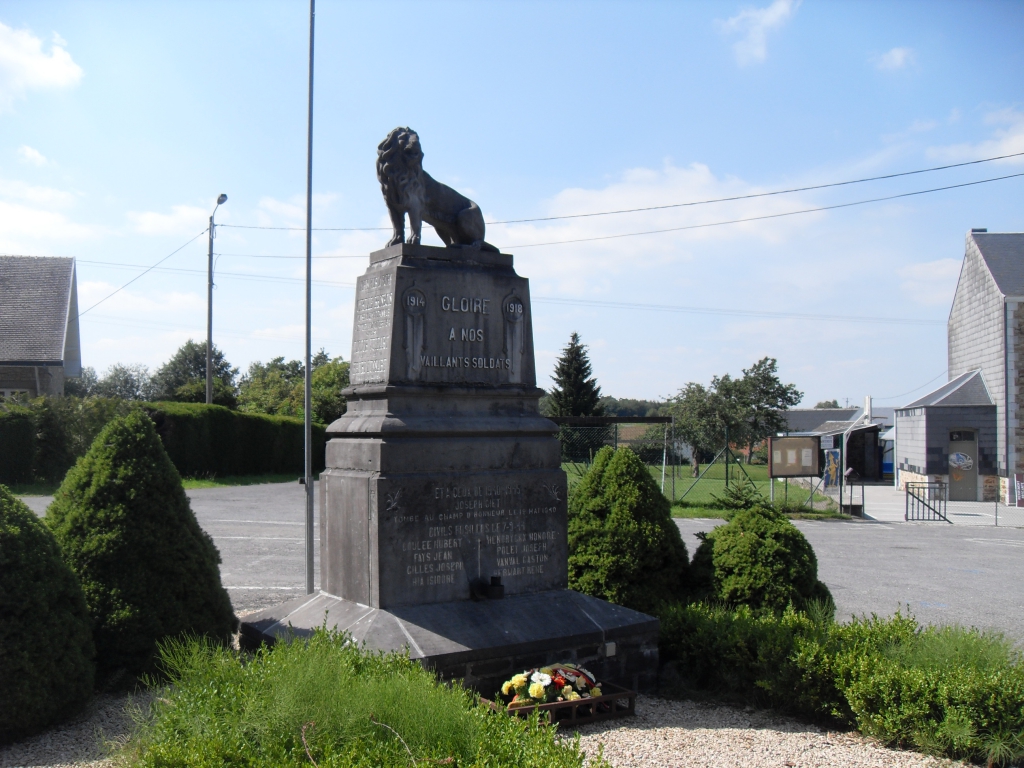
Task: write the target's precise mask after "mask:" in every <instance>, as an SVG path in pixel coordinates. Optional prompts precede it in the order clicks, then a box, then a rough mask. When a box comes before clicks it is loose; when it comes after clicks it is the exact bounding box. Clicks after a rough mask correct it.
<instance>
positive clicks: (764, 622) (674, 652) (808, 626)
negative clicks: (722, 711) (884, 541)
mask: <svg viewBox="0 0 1024 768" xmlns="http://www.w3.org/2000/svg"><path fill="white" fill-rule="evenodd" d="M659 618H660V619H661V638H660V643H659V645H660V650H661V657H662V659H663V660H664V661H666V662H670V663H672V664H673V666H674V667H675V668H676V671H677V672H678V675H679V684H678V685H677V688H679V689H680V690H677V691H676V693H690V694H692V693H693V692H695V691H705V692H709V693H712V694H714V695H717V696H724V697H726V698H727V699H732V700H736V699H740V700H745V701H747V702H751V703H755V704H758V705H762V706H772V707H776V708H778V709H781V710H784V711H787V712H791V713H794V714H798V715H803V716H805V717H810V718H812V719H814V720H818V721H823V722H827V723H829V724H830V725H834V724H839V725H842V726H846V727H849V726H854V727H856V728H857V729H858V730H859V731H860V732H861V733H863V734H865V735H867V736H871V737H873V738H876V739H878V740H879V741H881V742H883V743H885V744H889V745H894V746H898V747H901V748H913V749H917V750H920V751H922V752H925V753H928V754H933V755H943V756H945V757H952V758H961V759H967V760H973V761H981V762H983V763H984V764H987V765H990V766H996V765H999V766H1002V765H1007V764H1019V763H1018V762H1017V761H1019V760H1020V759H1021V758H1024V740H1022V738H1021V736H1022V734H1024V661H1022V658H1021V654H1020V651H1019V650H1018V649H1017V648H1015V647H1014V645H1013V643H1012V642H1011V641H1009V640H1007V639H1006V638H1005V637H1003V636H1001V635H999V634H994V633H984V632H980V631H979V630H977V629H974V628H965V627H958V626H953V627H933V626H929V627H920V626H918V624H917V622H916V621H915V620H914V619H913V618H912V617H909V616H905V615H901V614H899V613H897V614H896V615H894V616H891V617H888V618H879V617H877V616H871V617H870V618H859V619H857V618H855V619H853V620H851V621H850V622H848V623H842V624H840V623H835V622H833V621H832V620H831V618H830V617H829V615H828V613H827V612H823V611H817V612H815V611H811V612H799V611H795V610H794V609H793V608H792V607H790V608H788V609H787V610H786V611H784V612H783V613H781V614H776V613H761V614H755V613H754V612H752V611H751V610H750V608H749V607H747V606H740V607H738V608H735V609H732V608H727V607H724V606H709V605H707V604H703V603H695V604H691V605H682V604H679V605H675V606H672V607H670V608H666V609H665V610H663V611H662V612H661V614H660V617H659Z"/></svg>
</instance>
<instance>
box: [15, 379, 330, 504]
mask: <svg viewBox="0 0 1024 768" xmlns="http://www.w3.org/2000/svg"><path fill="white" fill-rule="evenodd" d="M136 405H137V404H133V403H130V402H127V401H124V400H116V399H110V398H96V397H89V398H77V397H62V398H50V397H46V398H39V399H36V400H33V401H31V402H30V403H29V404H28V405H27V406H20V405H13V404H9V403H0V483H7V484H17V483H29V482H32V481H34V480H38V481H43V482H50V483H58V482H60V480H61V479H62V478H63V477H64V475H65V474H66V473H67V471H68V470H69V469H70V468H71V466H72V465H74V463H75V461H76V460H77V459H78V458H79V457H81V456H83V455H84V454H85V452H86V450H88V448H89V446H90V445H91V444H92V441H93V440H94V439H95V437H96V435H98V434H99V432H100V430H101V429H103V427H104V426H106V425H107V424H108V423H109V422H110V420H111V419H113V418H115V417H117V416H123V415H125V414H127V413H128V412H129V411H130V410H131V409H132V407H135V406H136ZM141 407H142V408H144V409H145V410H146V411H147V412H148V413H149V414H150V416H151V417H152V418H153V421H154V422H155V423H156V424H157V430H158V432H159V433H160V437H161V439H162V440H163V442H164V446H165V448H166V449H167V451H168V453H169V454H170V456H171V461H173V462H174V465H175V467H176V468H177V469H178V472H179V473H180V474H181V475H183V476H185V477H194V476H225V475H242V474H245V475H251V474H264V473H286V472H295V473H297V474H301V473H302V470H303V464H304V461H303V455H304V454H303V443H304V438H303V422H302V419H297V418H294V417H287V416H267V415H263V414H254V413H240V412H238V411H232V410H229V409H227V408H224V407H223V406H219V405H205V404H201V403H143V404H141ZM313 441H314V443H313V464H314V467H313V468H314V471H320V470H321V469H323V462H324V445H325V443H326V435H325V430H324V427H322V426H318V425H316V424H314V425H313Z"/></svg>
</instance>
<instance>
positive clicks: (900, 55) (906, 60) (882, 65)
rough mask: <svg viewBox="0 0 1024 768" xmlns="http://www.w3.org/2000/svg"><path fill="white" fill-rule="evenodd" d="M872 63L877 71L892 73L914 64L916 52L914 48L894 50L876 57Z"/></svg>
mask: <svg viewBox="0 0 1024 768" xmlns="http://www.w3.org/2000/svg"><path fill="white" fill-rule="evenodd" d="M872 61H873V62H874V64H875V68H876V69H880V70H882V71H883V72H892V71H894V70H897V69H903V68H904V67H906V66H908V65H910V64H913V63H914V50H913V49H912V48H893V49H891V50H888V51H886V52H885V53H883V54H881V55H880V56H875V57H874V58H873V59H872Z"/></svg>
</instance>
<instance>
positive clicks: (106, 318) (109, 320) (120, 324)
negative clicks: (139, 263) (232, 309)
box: [88, 314, 337, 343]
mask: <svg viewBox="0 0 1024 768" xmlns="http://www.w3.org/2000/svg"><path fill="white" fill-rule="evenodd" d="M88 320H89V322H90V323H95V324H98V325H109V326H113V327H116V328H124V327H135V326H142V327H145V328H157V329H160V330H166V331H180V330H182V327H181V326H180V325H174V324H172V323H155V322H152V321H148V320H136V319H135V318H132V319H131V320H126V319H124V318H119V317H117V316H116V315H102V314H95V315H92V316H91V317H89V318H88ZM218 334H219V335H221V336H232V337H235V338H240V339H254V338H256V339H270V340H271V341H290V342H296V343H298V342H301V341H303V339H301V338H296V337H293V336H274V335H267V334H262V333H261V334H260V335H259V336H253V332H252V331H240V330H237V329H229V330H224V331H218ZM316 338H317V341H318V342H320V343H331V342H332V341H337V339H336V338H331V339H328V337H326V336H317V337H316Z"/></svg>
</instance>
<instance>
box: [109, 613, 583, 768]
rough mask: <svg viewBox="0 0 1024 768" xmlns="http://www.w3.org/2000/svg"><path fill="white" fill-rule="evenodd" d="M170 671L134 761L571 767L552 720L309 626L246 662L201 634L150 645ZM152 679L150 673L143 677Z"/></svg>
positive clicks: (135, 743)
mask: <svg viewBox="0 0 1024 768" xmlns="http://www.w3.org/2000/svg"><path fill="white" fill-rule="evenodd" d="M161 666H162V670H163V672H164V673H165V675H166V676H167V679H168V680H169V685H166V683H165V684H164V685H165V690H164V692H163V694H162V695H161V696H158V697H157V698H156V699H155V701H154V703H153V705H152V707H151V709H150V710H149V711H148V712H146V713H142V712H140V713H138V723H137V728H136V731H135V733H134V735H133V737H132V738H131V740H130V741H129V742H128V744H127V746H126V747H125V749H124V751H123V752H122V753H121V755H120V757H121V759H122V761H123V763H124V764H127V765H133V766H152V767H153V768H157V767H163V766H168V767H169V766H182V765H188V766H199V767H201V768H205V767H206V766H210V767H211V768H212V767H213V766H225V765H231V766H246V767H252V768H257V767H259V768H262V767H263V766H266V767H267V768H269V767H270V766H275V767H276V766H292V765H295V766H298V765H302V766H312V765H314V764H316V765H318V766H320V768H327V767H328V766H332V767H333V766H360V767H361V766H403V768H405V767H408V766H410V765H438V764H442V765H452V766H480V767H481V768H482V767H483V766H488V768H491V767H493V768H501V767H503V766H510V767H511V766H517V767H519V766H524V767H527V768H531V767H533V766H536V767H537V768H540V767H541V766H554V767H555V768H560V767H562V766H565V767H566V768H569V767H570V766H571V767H573V768H582V766H583V765H584V762H585V758H584V756H583V754H582V753H581V752H580V750H579V747H578V744H577V743H575V742H572V741H570V742H565V741H564V740H563V741H560V740H557V739H556V738H555V733H554V729H552V728H545V727H542V726H539V725H538V724H537V722H536V719H535V720H534V721H533V722H524V721H521V720H520V719H519V718H512V717H508V716H505V715H503V714H501V715H499V714H495V713H492V712H490V711H489V710H487V709H485V708H483V707H480V706H477V705H476V702H475V699H474V696H473V694H472V693H470V692H468V691H466V690H464V689H463V688H461V687H458V686H448V685H444V684H441V683H439V682H438V681H437V680H436V679H435V678H434V676H433V675H432V674H431V673H429V672H427V671H425V670H424V669H423V668H422V667H420V666H419V665H418V664H416V663H414V662H411V661H409V660H408V659H407V658H405V657H404V656H402V655H400V654H380V653H370V652H367V651H365V650H362V649H360V648H358V647H357V646H355V645H354V644H352V643H350V642H348V641H347V638H346V637H345V636H343V635H338V634H334V633H329V632H326V631H323V630H319V631H317V632H316V634H315V635H314V636H313V637H312V638H310V639H309V640H308V641H304V640H296V641H294V642H291V643H278V644H276V645H275V646H274V647H272V648H270V649H264V650H261V651H259V652H258V653H257V654H256V655H255V656H254V657H252V658H249V659H246V658H244V657H242V656H240V655H238V654H237V653H234V652H232V651H230V650H227V649H224V648H219V647H215V646H213V645H211V644H208V643H206V642H203V641H201V640H188V641H178V642H171V643H168V644H166V645H165V646H163V648H162V650H161ZM151 682H152V681H151Z"/></svg>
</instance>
